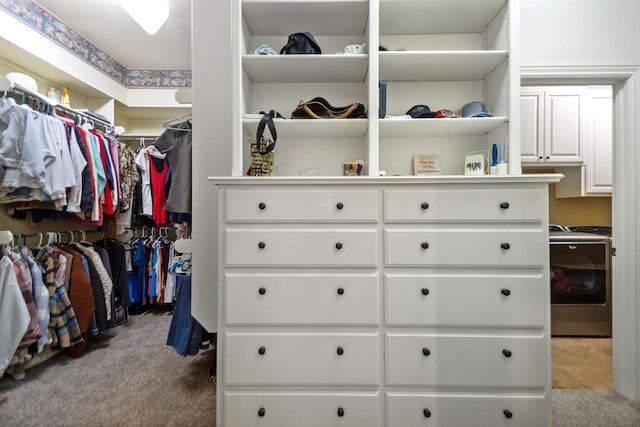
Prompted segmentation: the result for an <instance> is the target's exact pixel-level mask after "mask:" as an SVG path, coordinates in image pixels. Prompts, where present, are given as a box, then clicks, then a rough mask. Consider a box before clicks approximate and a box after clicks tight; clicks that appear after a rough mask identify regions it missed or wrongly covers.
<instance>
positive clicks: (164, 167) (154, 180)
mask: <svg viewBox="0 0 640 427" xmlns="http://www.w3.org/2000/svg"><path fill="white" fill-rule="evenodd" d="M147 156H149V171H150V172H151V199H152V201H153V215H152V218H153V222H155V223H156V224H158V225H159V224H165V223H166V222H167V219H168V215H167V211H166V210H165V209H164V205H165V203H166V202H167V195H166V193H165V191H164V187H165V184H166V182H167V177H168V176H169V164H168V163H167V161H166V160H165V159H159V158H157V157H154V156H152V155H151V153H149V152H148V151H147Z"/></svg>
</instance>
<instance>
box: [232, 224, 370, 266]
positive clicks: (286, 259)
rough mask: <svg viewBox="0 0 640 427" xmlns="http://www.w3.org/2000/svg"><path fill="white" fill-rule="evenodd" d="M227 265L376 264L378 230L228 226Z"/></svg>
mask: <svg viewBox="0 0 640 427" xmlns="http://www.w3.org/2000/svg"><path fill="white" fill-rule="evenodd" d="M224 239H225V264H226V265H227V266H237V267H239V266H244V267H276V266H281V267H282V266H298V267H304V266H309V267H375V266H376V264H377V257H378V233H377V230H376V229H357V230H353V229H349V230H347V229H314V230H311V229H277V230H273V229H270V230H266V229H231V228H227V229H225V233H224Z"/></svg>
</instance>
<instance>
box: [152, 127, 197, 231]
mask: <svg viewBox="0 0 640 427" xmlns="http://www.w3.org/2000/svg"><path fill="white" fill-rule="evenodd" d="M192 135H193V132H192V123H191V121H190V120H187V121H184V122H181V123H178V124H175V125H172V126H171V128H170V129H166V130H165V131H164V132H162V134H161V135H160V136H159V137H158V138H156V139H155V140H154V141H153V145H154V146H156V147H157V148H158V149H159V150H160V152H161V153H164V154H166V155H167V159H168V161H169V165H170V166H171V186H170V188H169V194H168V195H167V202H166V204H165V206H164V208H165V209H166V210H167V211H169V212H174V213H186V214H191V194H192V191H191V179H192V178H191V175H192V172H191V171H192V164H193V162H192V158H191V145H192V144H191V142H192ZM179 222H181V221H179Z"/></svg>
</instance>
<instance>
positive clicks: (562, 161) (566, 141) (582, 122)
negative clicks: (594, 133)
mask: <svg viewBox="0 0 640 427" xmlns="http://www.w3.org/2000/svg"><path fill="white" fill-rule="evenodd" d="M520 105H521V117H522V126H521V144H522V145H521V155H522V165H523V166H525V167H526V166H567V165H581V164H582V163H583V162H584V151H585V141H586V135H587V115H586V112H587V106H588V104H587V99H586V92H585V89H584V88H582V87H562V86H558V87H554V86H550V87H544V88H543V87H523V88H522V89H521V98H520Z"/></svg>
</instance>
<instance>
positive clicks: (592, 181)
mask: <svg viewBox="0 0 640 427" xmlns="http://www.w3.org/2000/svg"><path fill="white" fill-rule="evenodd" d="M588 94H589V95H588V96H589V133H588V136H587V141H588V153H587V165H586V170H585V172H586V182H585V185H586V188H585V193H586V194H594V193H595V194H611V186H612V183H613V176H612V175H613V170H612V165H613V130H612V122H613V103H612V96H611V88H606V89H589V91H588Z"/></svg>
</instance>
